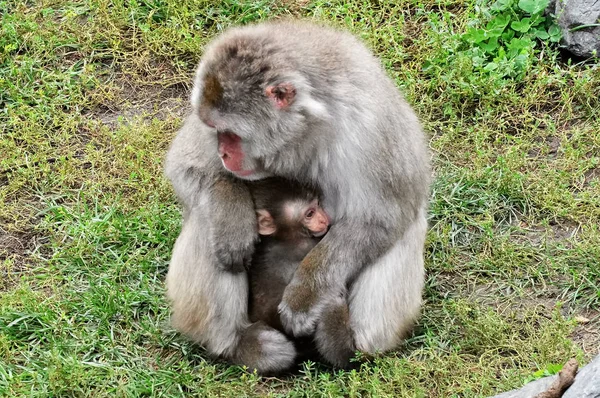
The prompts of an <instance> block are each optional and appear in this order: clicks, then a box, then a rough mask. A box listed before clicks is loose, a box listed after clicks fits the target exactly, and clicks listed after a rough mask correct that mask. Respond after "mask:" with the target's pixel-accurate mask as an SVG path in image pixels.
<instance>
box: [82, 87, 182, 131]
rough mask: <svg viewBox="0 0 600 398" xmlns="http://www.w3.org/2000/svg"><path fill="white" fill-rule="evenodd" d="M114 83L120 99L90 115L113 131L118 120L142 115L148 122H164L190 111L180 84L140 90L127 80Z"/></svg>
mask: <svg viewBox="0 0 600 398" xmlns="http://www.w3.org/2000/svg"><path fill="white" fill-rule="evenodd" d="M116 84H117V87H118V90H119V92H120V97H121V98H119V99H117V102H115V103H111V104H103V105H102V106H101V107H99V108H98V109H95V110H93V111H92V112H91V115H90V116H92V117H94V118H96V119H98V120H100V122H102V123H103V124H105V125H108V126H109V127H110V128H112V129H114V128H116V127H117V126H118V124H119V119H124V120H125V121H127V120H132V119H134V118H136V117H139V116H142V115H144V117H145V118H146V119H148V120H150V119H152V118H156V119H159V120H164V119H166V118H167V117H169V116H177V117H183V116H184V115H185V114H186V113H187V112H188V111H189V90H188V89H187V87H186V86H184V85H182V84H179V85H174V86H169V87H163V86H160V85H152V86H141V87H139V86H135V85H132V84H131V83H129V82H127V81H119V82H117V83H116Z"/></svg>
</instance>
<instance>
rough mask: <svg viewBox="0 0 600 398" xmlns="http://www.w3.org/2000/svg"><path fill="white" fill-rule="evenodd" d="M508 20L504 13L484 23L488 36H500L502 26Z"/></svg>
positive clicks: (503, 26)
mask: <svg viewBox="0 0 600 398" xmlns="http://www.w3.org/2000/svg"><path fill="white" fill-rule="evenodd" d="M509 22H510V16H508V15H506V14H500V15H497V16H495V17H494V18H492V19H491V20H490V21H489V22H488V23H487V25H486V30H487V31H488V35H489V36H490V37H500V35H501V34H502V32H504V28H506V26H507V25H508V23H509Z"/></svg>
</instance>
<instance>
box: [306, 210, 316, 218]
mask: <svg viewBox="0 0 600 398" xmlns="http://www.w3.org/2000/svg"><path fill="white" fill-rule="evenodd" d="M314 215H315V209H308V210H307V211H306V213H304V217H306V218H312V217H313V216H314Z"/></svg>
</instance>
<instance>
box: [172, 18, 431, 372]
mask: <svg viewBox="0 0 600 398" xmlns="http://www.w3.org/2000/svg"><path fill="white" fill-rule="evenodd" d="M192 107H193V111H192V114H191V115H190V116H189V117H188V118H187V119H186V121H185V124H184V126H183V127H182V129H181V130H180V131H179V133H178V135H177V137H176V138H175V141H174V142H173V145H172V147H171V149H170V151H169V153H168V155H167V165H166V172H167V175H168V177H169V178H170V180H171V181H172V183H173V186H174V188H175V191H176V193H177V195H178V197H179V198H180V200H181V201H182V203H183V205H184V223H183V228H182V232H181V234H180V236H179V238H178V239H177V242H176V244H175V247H174V249H173V258H172V260H171V264H170V268H169V274H168V276H167V290H168V296H169V298H170V300H171V302H172V305H173V323H174V325H175V326H176V327H177V328H178V329H179V330H181V331H182V332H183V333H185V334H187V335H188V336H190V337H191V338H192V339H194V340H195V341H197V342H199V343H201V344H203V345H204V346H206V347H207V349H208V350H209V351H210V352H212V353H213V354H217V355H222V356H224V357H227V358H228V359H230V360H232V361H234V362H237V363H241V364H245V365H248V366H249V367H252V368H257V369H258V370H259V371H261V372H265V373H268V372H272V371H278V370H283V369H286V368H288V367H289V366H290V365H291V364H292V363H293V361H294V356H295V351H294V348H293V345H292V344H291V342H290V341H289V340H288V339H287V338H286V337H285V336H284V335H283V334H281V333H279V332H277V331H276V330H273V329H270V328H269V327H267V326H266V325H263V324H253V325H250V323H249V322H248V319H247V307H246V305H247V295H248V287H247V279H246V277H245V274H244V270H245V269H244V265H245V264H247V263H248V260H249V259H250V258H251V256H252V252H253V243H254V241H255V239H256V219H255V214H254V211H253V207H252V201H251V198H250V195H249V192H248V190H247V188H246V186H245V185H244V183H243V179H260V178H264V177H265V176H269V175H278V176H282V177H287V178H291V179H296V180H299V181H301V182H303V183H308V184H316V185H318V186H319V187H320V188H321V190H322V192H323V203H322V205H323V207H324V208H325V211H326V212H327V214H329V215H330V217H331V218H332V227H331V229H330V231H329V232H328V234H327V235H326V236H325V237H324V238H323V240H322V241H321V242H320V243H319V244H318V245H317V246H316V247H315V248H314V249H313V250H312V251H311V252H310V253H309V255H308V256H307V257H306V258H305V260H304V261H303V262H302V264H301V265H300V267H299V269H298V271H297V272H296V275H295V277H294V279H293V280H292V282H291V283H290V285H289V286H288V287H287V288H286V291H285V294H284V298H283V301H282V303H281V306H280V312H281V317H282V321H283V324H284V325H285V327H286V329H288V330H289V331H290V332H293V334H294V335H295V336H300V335H305V334H309V333H312V332H314V331H315V330H316V336H317V339H320V344H321V346H322V347H324V350H323V351H324V352H326V353H327V354H326V356H327V355H328V356H329V357H326V359H328V360H330V361H331V362H333V363H336V364H343V362H344V361H347V360H348V356H347V352H346V351H344V352H341V353H340V354H339V355H335V354H332V353H334V352H335V348H336V347H337V342H336V341H328V338H329V336H330V335H329V334H328V331H331V332H332V335H335V329H336V326H337V324H336V322H337V323H338V324H340V325H341V324H342V323H344V324H346V325H348V324H349V325H350V327H351V329H352V332H353V335H354V341H353V348H356V349H358V350H361V351H364V352H369V353H372V352H375V351H385V350H389V349H392V348H394V347H396V346H397V345H398V343H399V342H400V339H401V338H402V337H403V335H404V334H405V333H406V332H407V331H408V330H409V329H410V328H411V327H412V325H413V322H414V320H415V318H416V317H417V316H418V313H419V310H420V305H421V294H422V288H423V280H424V267H423V247H424V241H425V234H426V229H427V223H426V218H425V216H426V206H427V199H428V193H429V181H430V170H429V160H428V154H427V149H426V143H425V139H424V135H423V132H422V130H421V128H420V125H419V122H418V120H417V117H416V116H415V114H414V112H413V111H412V110H411V108H410V107H409V106H408V105H407V104H406V103H405V101H404V100H403V99H402V97H401V96H400V94H399V93H398V90H397V89H396V87H395V85H394V83H393V82H392V81H391V80H390V79H389V78H388V77H387V76H386V74H385V72H384V71H383V69H382V68H381V66H380V64H379V62H378V61H377V60H376V59H375V58H374V57H373V56H372V55H371V53H370V52H369V51H368V50H367V49H366V48H365V47H364V46H363V45H362V44H361V43H360V42H359V41H358V40H356V39H355V38H354V37H352V36H351V35H349V34H347V33H343V32H339V31H336V30H332V29H329V28H324V27H318V26H315V25H311V24H305V23H302V24H300V23H279V24H275V23H273V24H260V25H255V26H247V27H242V28H236V29H231V30H229V31H227V32H226V33H224V34H223V35H221V36H220V37H219V38H217V39H216V40H215V41H214V42H212V43H211V44H210V45H209V46H208V47H207V49H206V52H205V54H204V56H203V58H202V61H201V63H200V66H199V68H198V71H197V74H196V78H195V87H194V90H193V93H192ZM346 300H347V301H346ZM346 302H348V303H349V311H343V310H342V311H339V309H340V308H344V303H346ZM348 314H349V315H348ZM348 316H349V319H348ZM318 343H319V341H318ZM340 349H341V350H347V347H342V348H340Z"/></svg>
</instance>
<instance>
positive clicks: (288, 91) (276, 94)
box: [265, 83, 296, 109]
mask: <svg viewBox="0 0 600 398" xmlns="http://www.w3.org/2000/svg"><path fill="white" fill-rule="evenodd" d="M265 94H266V95H267V97H268V98H269V99H270V100H271V101H273V102H274V103H275V106H276V107H277V108H279V109H285V108H287V107H288V106H290V105H291V104H292V102H293V101H294V98H296V88H295V87H294V85H293V84H292V83H279V84H277V85H274V86H269V87H267V89H266V90H265Z"/></svg>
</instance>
